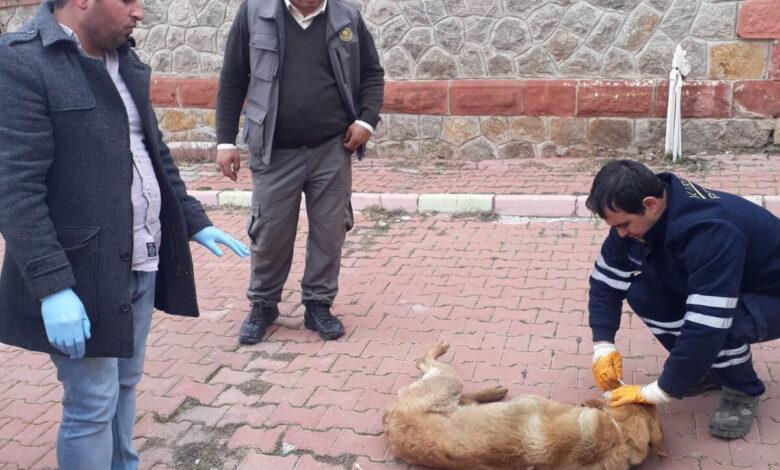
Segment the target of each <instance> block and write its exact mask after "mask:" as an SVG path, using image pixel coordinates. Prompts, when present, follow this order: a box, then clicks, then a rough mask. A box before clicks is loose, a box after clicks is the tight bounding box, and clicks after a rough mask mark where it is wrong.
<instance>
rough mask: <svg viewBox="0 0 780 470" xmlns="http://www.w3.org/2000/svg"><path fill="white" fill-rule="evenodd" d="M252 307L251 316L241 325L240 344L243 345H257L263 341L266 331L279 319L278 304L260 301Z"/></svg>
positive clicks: (252, 304)
mask: <svg viewBox="0 0 780 470" xmlns="http://www.w3.org/2000/svg"><path fill="white" fill-rule="evenodd" d="M249 305H250V310H249V315H247V316H246V318H245V319H244V323H242V324H241V330H240V331H239V333H238V342H239V343H241V344H257V343H259V342H260V340H262V339H263V335H264V334H265V330H266V329H267V328H268V327H269V326H271V324H273V322H275V321H276V319H277V318H279V309H278V308H277V307H276V302H271V301H269V300H258V301H257V302H252V303H251V304H249Z"/></svg>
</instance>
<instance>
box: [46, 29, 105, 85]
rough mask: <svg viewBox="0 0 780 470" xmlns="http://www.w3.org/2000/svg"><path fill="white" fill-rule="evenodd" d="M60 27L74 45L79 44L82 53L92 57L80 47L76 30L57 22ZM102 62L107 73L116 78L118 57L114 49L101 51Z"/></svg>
mask: <svg viewBox="0 0 780 470" xmlns="http://www.w3.org/2000/svg"><path fill="white" fill-rule="evenodd" d="M59 25H60V28H62V30H63V31H65V34H67V35H68V37H70V38H72V39H73V40H74V41H76V45H78V46H79V50H80V51H81V53H82V54H84V55H85V56H87V57H92V56H90V55H89V54H87V52H86V51H85V50H84V48H82V47H81V41H79V37H78V36H77V35H76V32H75V31H73V30H72V29H70V28H69V27H67V26H65V25H64V24H62V23H59ZM103 63H104V64H105V65H106V68H107V69H108V73H109V75H111V78H112V79H114V80H116V77H117V75H118V74H119V58H118V57H117V53H116V51H105V52H103Z"/></svg>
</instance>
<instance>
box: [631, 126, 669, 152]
mask: <svg viewBox="0 0 780 470" xmlns="http://www.w3.org/2000/svg"><path fill="white" fill-rule="evenodd" d="M665 142H666V119H637V120H636V121H635V122H634V145H635V146H636V148H637V149H639V150H640V151H645V150H649V151H662V150H663V149H664V143H665Z"/></svg>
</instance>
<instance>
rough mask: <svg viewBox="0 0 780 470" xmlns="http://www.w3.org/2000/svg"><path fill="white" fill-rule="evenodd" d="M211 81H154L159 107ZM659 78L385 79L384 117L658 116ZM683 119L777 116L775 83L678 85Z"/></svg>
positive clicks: (205, 104)
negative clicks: (680, 90)
mask: <svg viewBox="0 0 780 470" xmlns="http://www.w3.org/2000/svg"><path fill="white" fill-rule="evenodd" d="M216 93H217V81H216V80H215V79H206V78H176V77H163V76H158V77H155V78H154V79H153V80H152V102H153V103H154V105H155V106H159V107H173V108H176V107H183V108H213V107H214V106H215V103H216ZM667 97H668V83H667V81H666V80H454V81H409V82H388V83H387V85H385V106H384V109H383V112H385V113H402V114H433V115H454V116H470V115H481V116H491V115H492V116H505V115H511V116H522V115H528V116H579V117H602V116H616V117H663V116H665V115H666V104H667ZM682 109H683V113H684V114H683V115H684V117H695V118H729V117H762V118H768V117H778V116H780V81H777V80H743V81H735V82H732V81H721V80H704V81H690V82H686V85H685V87H684V89H683V105H682Z"/></svg>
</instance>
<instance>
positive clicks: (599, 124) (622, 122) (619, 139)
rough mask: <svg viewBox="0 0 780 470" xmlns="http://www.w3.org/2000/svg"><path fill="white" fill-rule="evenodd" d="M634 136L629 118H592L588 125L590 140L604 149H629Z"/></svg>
mask: <svg viewBox="0 0 780 470" xmlns="http://www.w3.org/2000/svg"><path fill="white" fill-rule="evenodd" d="M633 136H634V131H633V128H632V125H631V121H630V120H628V119H592V120H591V121H590V124H589V125H588V142H589V143H590V144H591V145H593V146H596V147H601V148H602V149H609V150H618V149H627V148H628V147H630V146H631V144H632V143H633Z"/></svg>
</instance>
